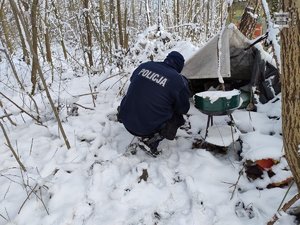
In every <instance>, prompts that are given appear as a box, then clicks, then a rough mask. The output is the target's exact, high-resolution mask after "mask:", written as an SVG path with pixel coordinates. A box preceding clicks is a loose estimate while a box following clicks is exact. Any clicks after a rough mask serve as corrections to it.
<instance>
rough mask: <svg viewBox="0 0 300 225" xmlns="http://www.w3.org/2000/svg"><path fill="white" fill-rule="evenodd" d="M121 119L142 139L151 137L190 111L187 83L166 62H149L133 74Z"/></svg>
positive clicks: (123, 103) (120, 115)
mask: <svg viewBox="0 0 300 225" xmlns="http://www.w3.org/2000/svg"><path fill="white" fill-rule="evenodd" d="M130 81H131V83H130V85H129V88H128V91H127V93H126V96H125V97H124V98H123V100H122V102H121V105H120V111H119V118H120V120H121V121H122V123H123V124H124V126H125V128H126V129H127V130H128V131H129V132H131V133H133V134H135V135H138V136H143V135H151V134H153V133H155V132H157V131H158V130H160V128H161V127H162V125H163V124H164V123H165V122H166V121H168V120H169V119H171V117H172V115H173V114H174V113H177V114H185V113H187V112H188V110H189V108H190V103H189V95H190V91H189V87H188V81H187V79H186V78H185V77H184V76H182V75H181V74H179V73H178V72H177V71H176V70H175V69H174V68H173V67H172V66H170V65H168V64H167V63H165V62H146V63H143V64H141V65H140V66H139V67H138V68H137V69H136V70H135V71H134V72H133V74H132V76H131V78H130Z"/></svg>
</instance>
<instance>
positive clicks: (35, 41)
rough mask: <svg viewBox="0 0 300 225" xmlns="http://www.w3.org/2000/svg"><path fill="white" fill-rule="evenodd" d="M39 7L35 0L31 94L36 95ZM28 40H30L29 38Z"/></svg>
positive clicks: (32, 21)
mask: <svg viewBox="0 0 300 225" xmlns="http://www.w3.org/2000/svg"><path fill="white" fill-rule="evenodd" d="M37 8H38V0H33V1H32V5H31V16H30V20H31V27H32V37H31V38H32V47H33V49H32V50H33V56H32V68H31V83H32V89H31V94H32V95H34V92H35V88H36V83H37V64H38V33H37ZM27 41H28V42H29V41H30V40H27Z"/></svg>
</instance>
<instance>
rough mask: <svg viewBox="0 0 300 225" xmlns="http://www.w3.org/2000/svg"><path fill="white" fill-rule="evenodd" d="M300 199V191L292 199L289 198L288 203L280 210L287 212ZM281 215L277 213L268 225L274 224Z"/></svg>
mask: <svg viewBox="0 0 300 225" xmlns="http://www.w3.org/2000/svg"><path fill="white" fill-rule="evenodd" d="M299 199H300V193H298V194H296V195H295V196H294V197H293V198H292V199H291V200H289V201H288V202H287V203H285V204H284V205H283V207H282V208H281V210H280V211H283V212H286V211H287V210H288V209H289V208H290V207H291V206H292V205H293V204H294V203H295V202H296V201H298V200H299ZM280 211H278V214H279V215H280ZM278 219H279V217H278V216H277V213H276V214H275V215H274V216H273V217H272V219H271V220H270V221H269V222H268V223H267V225H273V224H274V223H275V222H276V221H277V220H278Z"/></svg>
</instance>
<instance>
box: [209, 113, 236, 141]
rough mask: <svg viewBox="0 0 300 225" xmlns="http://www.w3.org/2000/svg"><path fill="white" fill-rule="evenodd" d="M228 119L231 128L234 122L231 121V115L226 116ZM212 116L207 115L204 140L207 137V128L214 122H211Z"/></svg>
mask: <svg viewBox="0 0 300 225" xmlns="http://www.w3.org/2000/svg"><path fill="white" fill-rule="evenodd" d="M227 115H228V116H229V118H230V123H231V126H232V125H233V124H234V120H233V116H232V114H231V113H229V114H227ZM213 116H214V115H212V114H208V115H207V123H206V130H205V137H204V140H206V137H207V135H208V128H209V126H212V125H213V124H214V121H213Z"/></svg>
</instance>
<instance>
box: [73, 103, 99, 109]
mask: <svg viewBox="0 0 300 225" xmlns="http://www.w3.org/2000/svg"><path fill="white" fill-rule="evenodd" d="M74 105H77V106H79V107H81V108H84V109H89V110H95V109H93V108H89V107H85V106H83V105H80V104H78V103H74Z"/></svg>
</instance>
